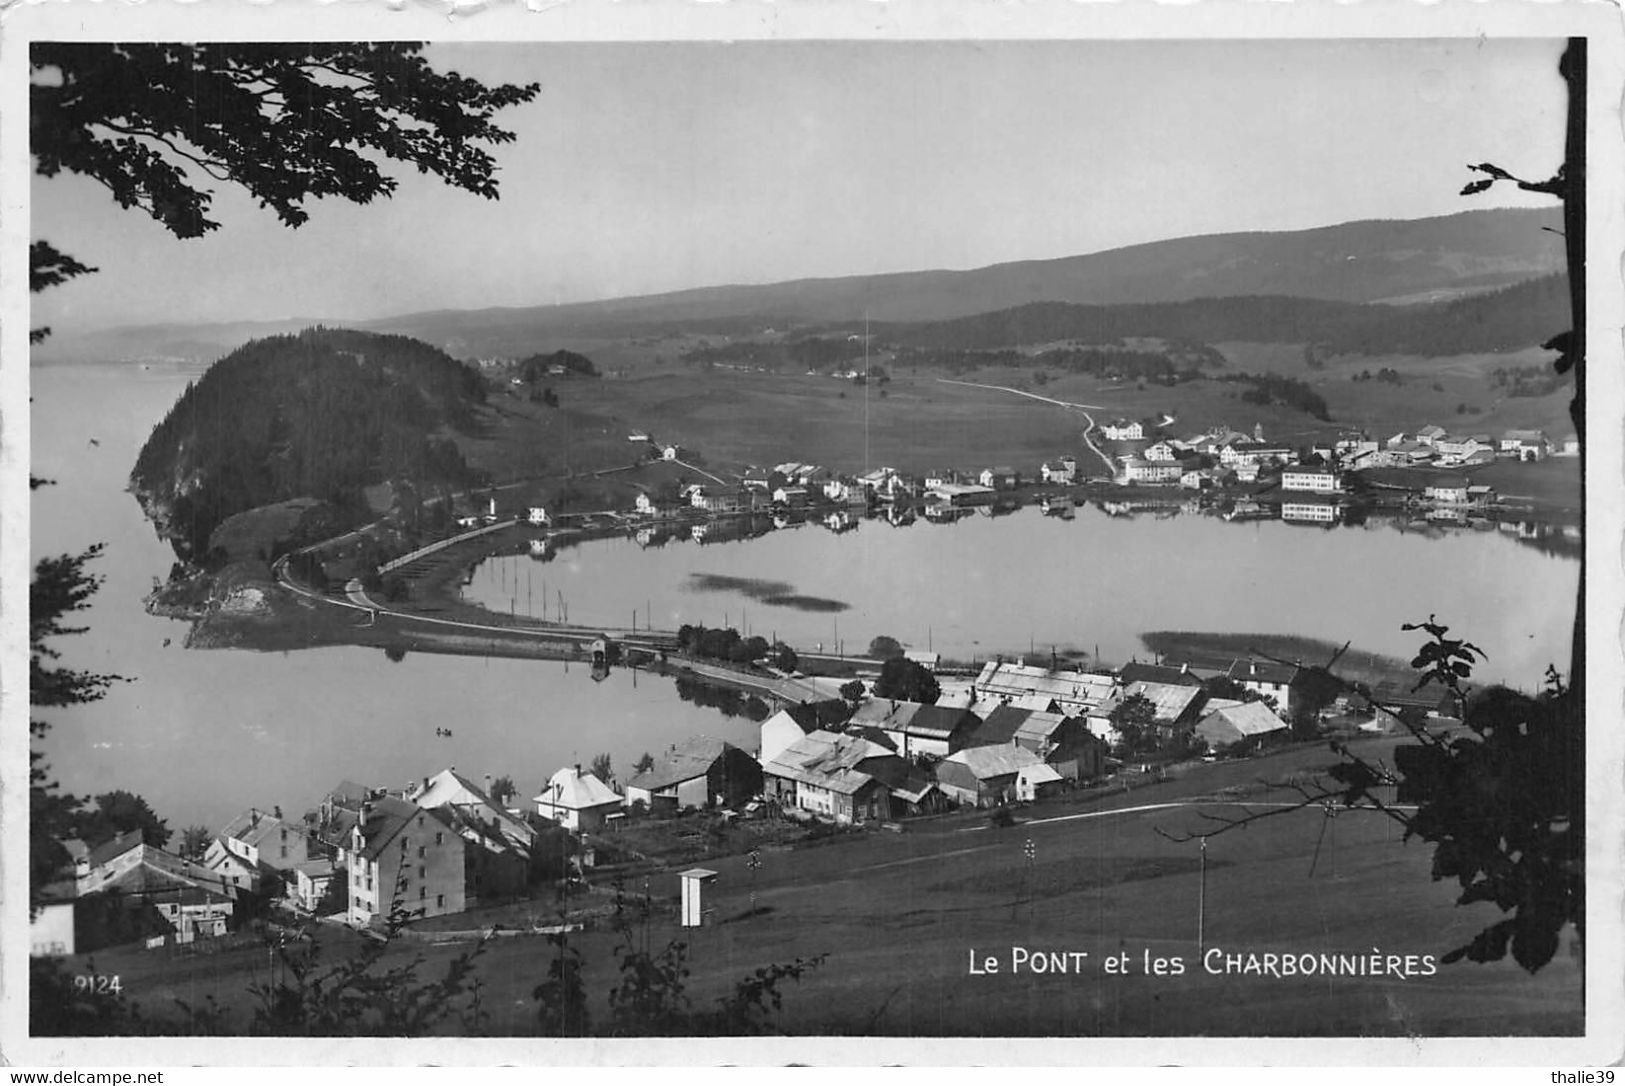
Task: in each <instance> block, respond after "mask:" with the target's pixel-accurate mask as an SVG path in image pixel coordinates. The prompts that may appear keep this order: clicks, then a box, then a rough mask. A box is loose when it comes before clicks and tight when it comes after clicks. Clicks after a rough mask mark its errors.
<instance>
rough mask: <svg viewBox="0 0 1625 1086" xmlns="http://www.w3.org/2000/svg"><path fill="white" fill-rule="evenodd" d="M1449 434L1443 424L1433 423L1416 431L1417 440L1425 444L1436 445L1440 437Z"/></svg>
mask: <svg viewBox="0 0 1625 1086" xmlns="http://www.w3.org/2000/svg"><path fill="white" fill-rule="evenodd" d="M1449 436H1450V435H1449V432H1448V431H1447V430H1445V428H1444V427H1443V426H1434V425H1432V424H1431V423H1430V424H1429V425H1427V426H1424V427H1422V428H1421V429H1420V430H1418V431H1416V440H1417V441H1420V442H1421V443H1422V444H1424V445H1434V444H1436V443H1437V442H1438V440H1439V439H1440V438H1442V437H1449Z"/></svg>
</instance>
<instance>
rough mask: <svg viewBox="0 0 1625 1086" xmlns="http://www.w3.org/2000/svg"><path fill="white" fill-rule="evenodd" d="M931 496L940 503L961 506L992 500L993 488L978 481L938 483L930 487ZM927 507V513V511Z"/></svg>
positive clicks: (980, 503) (981, 503)
mask: <svg viewBox="0 0 1625 1086" xmlns="http://www.w3.org/2000/svg"><path fill="white" fill-rule="evenodd" d="M930 493H931V496H932V497H933V498H935V499H937V501H938V502H939V503H941V504H944V505H949V506H953V507H955V508H963V507H967V506H972V505H983V504H986V503H987V502H990V501H992V500H993V497H994V490H993V488H992V487H990V486H982V485H981V484H980V483H938V484H937V485H936V486H934V487H932V488H931V491H930ZM929 512H930V510H929V508H928V509H927V513H929Z"/></svg>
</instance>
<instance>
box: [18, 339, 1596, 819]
mask: <svg viewBox="0 0 1625 1086" xmlns="http://www.w3.org/2000/svg"><path fill="white" fill-rule="evenodd" d="M197 372H198V370H196V369H186V368H178V367H177V368H164V367H158V366H154V367H153V368H152V369H147V370H143V369H140V368H138V367H135V366H110V365H108V366H72V367H66V366H65V367H46V368H40V369H36V370H34V371H33V372H32V374H31V380H32V384H33V389H32V394H33V397H34V403H33V416H32V426H33V442H34V445H33V450H32V452H33V471H34V473H35V474H36V475H41V476H44V477H47V478H52V479H55V480H56V481H57V485H55V486H52V487H46V488H42V489H40V490H38V491H35V492H34V496H33V502H32V524H31V540H30V542H31V551H32V555H33V557H34V558H38V557H41V556H44V555H48V554H57V553H63V552H74V551H79V550H83V549H84V548H85V547H87V546H89V545H90V544H92V543H96V542H105V543H106V544H107V552H106V553H105V555H104V556H103V557H102V558H100V559H99V560H98V561H97V562H95V563H94V564H93V567H92V568H93V569H94V570H95V572H97V573H99V574H101V575H103V576H104V577H105V583H104V585H103V587H102V590H101V591H100V592H99V593H97V595H96V596H95V597H94V599H93V603H92V606H91V607H90V609H89V610H88V611H87V612H85V613H84V614H83V616H82V617H83V618H84V620H85V623H86V624H88V625H89V627H90V631H89V632H88V633H86V634H83V635H80V636H78V637H67V638H60V639H58V645H59V647H60V648H61V649H62V650H63V656H64V661H63V662H64V663H66V664H68V665H70V666H75V667H84V668H90V669H94V670H103V671H114V672H118V673H120V674H123V675H126V676H130V677H132V678H133V679H134V680H135V681H134V682H130V683H125V684H119V685H116V686H115V687H114V688H113V689H112V690H111V691H110V692H109V694H108V696H107V697H106V698H105V699H104V700H103V701H101V702H98V703H95V704H92V705H87V706H80V707H76V708H73V709H67V710H57V711H53V712H51V713H49V714H48V719H49V720H50V721H51V722H52V724H53V728H52V731H51V733H50V735H49V737H48V738H47V740H46V743H45V749H46V751H47V753H48V755H49V758H50V762H51V765H52V768H53V770H54V771H55V773H56V775H57V776H58V777H59V778H60V779H61V780H62V782H63V784H64V785H65V786H66V787H67V788H69V789H71V790H73V791H75V792H79V793H95V792H100V791H105V790H107V789H110V788H125V789H128V790H130V791H134V792H138V793H140V794H141V795H143V796H145V797H146V798H147V799H148V800H149V802H151V803H152V805H153V806H154V808H155V809H156V810H157V811H158V813H159V814H160V815H161V816H162V817H165V818H166V819H168V822H169V825H170V827H171V828H172V829H174V830H176V831H177V832H178V831H179V830H180V829H181V828H182V827H184V826H187V825H190V824H193V823H202V824H205V825H208V826H211V827H218V826H220V825H222V824H223V823H224V822H225V821H226V820H227V819H229V818H230V817H232V816H233V815H234V814H236V813H237V812H238V811H240V810H242V809H245V808H247V807H249V806H258V807H260V808H262V809H267V808H270V807H273V806H276V805H280V806H282V807H283V808H284V811H285V812H291V813H293V814H297V813H299V812H302V811H304V810H306V809H308V808H310V807H312V806H313V805H314V804H315V803H316V801H317V800H318V799H319V798H320V796H321V795H322V794H323V793H324V792H326V791H327V790H328V789H329V788H331V787H332V786H333V785H334V784H336V783H338V781H340V780H341V779H344V778H347V777H348V778H352V779H355V780H358V781H364V782H368V783H374V784H379V785H389V786H398V785H401V784H404V783H406V782H407V781H408V780H411V779H413V778H416V777H421V776H424V775H426V774H430V773H434V772H437V771H439V770H440V769H443V768H445V767H446V766H448V765H455V766H456V767H457V768H458V769H459V770H460V771H462V772H464V773H465V774H467V775H469V776H472V777H474V778H475V779H478V778H480V777H481V776H482V775H483V774H485V773H491V774H494V775H503V774H506V775H509V776H511V777H513V779H514V781H515V783H516V784H517V785H518V787H519V789H520V791H521V793H522V794H523V795H524V796H527V797H528V796H530V795H533V794H534V793H535V791H536V790H537V789H538V788H539V787H540V785H541V782H542V781H543V780H544V779H545V778H547V777H548V776H550V775H551V774H552V773H553V772H554V771H555V770H556V769H558V768H559V767H560V766H561V765H565V764H568V763H571V762H576V761H580V762H583V763H585V762H587V761H589V760H590V759H591V758H592V757H593V755H595V754H597V753H599V752H601V751H603V752H608V753H610V754H611V755H612V757H613V759H614V762H615V765H616V766H617V768H618V769H619V770H620V771H621V772H622V773H623V774H625V772H626V770H627V769H628V768H629V767H630V765H631V764H632V762H633V761H634V760H635V759H636V758H637V757H638V755H640V754H641V753H643V752H644V751H646V750H647V751H658V750H659V749H661V748H662V747H665V746H667V745H669V744H671V743H674V742H677V741H679V740H681V739H683V738H685V737H687V736H689V735H692V734H696V733H703V734H709V735H714V736H718V737H720V738H724V739H728V740H731V741H733V742H735V743H739V744H740V745H742V746H745V747H747V748H753V747H754V746H755V742H756V728H755V726H754V724H752V723H751V722H750V721H748V720H747V719H745V718H743V717H729V716H725V715H723V714H722V713H720V712H718V711H717V710H715V709H710V708H705V707H701V706H698V705H695V704H692V703H690V702H687V701H684V700H682V699H681V698H679V697H678V695H677V693H676V690H675V684H674V683H673V681H672V680H671V679H669V678H656V677H652V676H649V675H641V676H640V675H636V674H633V673H631V672H627V671H624V670H619V669H618V670H616V671H615V672H614V673H612V675H611V676H610V678H609V679H608V680H607V681H605V682H602V683H595V682H593V681H591V679H590V678H589V676H588V672H587V669H586V668H583V667H566V666H565V665H563V664H560V663H554V662H545V661H522V660H505V659H485V658H477V657H475V658H470V657H447V656H430V655H425V654H409V655H408V656H407V657H406V658H405V659H404V660H402V661H400V662H399V663H392V662H390V661H389V660H387V659H386V658H385V656H384V654H383V653H382V652H380V651H377V650H374V649H361V648H323V649H311V650H306V651H302V652H292V653H255V652H242V651H230V650H215V651H188V650H186V649H184V648H182V647H181V643H182V640H183V638H184V636H185V633H186V625H185V624H184V623H180V622H176V621H173V620H168V619H162V618H155V617H152V616H150V615H148V614H146V612H145V611H144V610H143V609H142V602H141V601H142V597H143V596H144V595H145V594H146V593H147V592H148V591H150V590H151V588H152V586H153V582H154V579H155V578H160V579H161V578H163V577H165V576H167V574H168V572H169V568H170V565H171V563H172V562H173V561H174V555H173V553H172V551H171V550H170V549H169V547H168V545H167V544H164V543H161V542H160V541H159V540H158V539H157V538H156V537H155V536H154V534H153V532H152V528H151V526H150V525H149V524H147V522H146V521H145V519H144V518H143V517H142V514H141V511H140V508H139V507H138V506H137V504H136V502H135V500H134V499H133V498H132V497H131V496H130V495H129V494H127V493H126V492H125V489H124V488H125V486H126V482H127V478H128V475H129V471H130V468H131V466H132V465H133V464H134V462H135V456H136V453H137V451H138V450H139V448H140V446H141V443H142V442H143V441H145V439H146V436H147V434H148V432H149V431H150V429H151V428H152V426H153V425H154V424H155V423H156V422H157V421H158V420H159V419H161V418H162V417H163V415H164V413H165V412H166V411H167V410H168V408H169V406H170V405H171V404H172V403H173V402H174V400H175V398H176V397H177V396H178V395H179V394H180V392H181V391H182V389H183V388H184V387H185V385H186V382H187V380H189V379H191V378H192V377H195V376H196V375H197ZM93 440H94V444H93V443H92V442H93ZM1578 574H1579V565H1578V563H1577V562H1575V561H1573V560H1572V559H1567V558H1561V557H1554V556H1551V555H1548V554H1545V553H1542V552H1541V551H1539V550H1536V549H1534V548H1532V547H1527V546H1520V545H1519V544H1517V543H1516V542H1515V541H1514V540H1512V539H1509V538H1507V537H1506V536H1504V535H1502V534H1500V533H1495V532H1453V533H1447V534H1444V535H1442V536H1439V537H1429V536H1425V535H1422V534H1418V533H1400V532H1397V531H1393V530H1391V529H1389V528H1387V527H1379V526H1376V525H1369V526H1367V527H1365V528H1339V529H1335V530H1319V529H1311V528H1304V527H1298V526H1294V525H1288V524H1283V523H1280V522H1273V521H1269V522H1252V523H1245V524H1243V523H1225V522H1223V521H1220V520H1217V519H1215V518H1209V517H1198V516H1178V517H1171V518H1167V519H1157V518H1156V517H1153V516H1151V515H1148V514H1142V515H1140V516H1137V517H1133V518H1114V517H1107V516H1105V515H1104V514H1101V513H1099V512H1098V511H1096V510H1092V509H1081V510H1080V511H1079V513H1078V516H1077V518H1076V519H1075V520H1073V521H1063V520H1059V519H1050V518H1044V517H1041V516H1039V515H1038V513H1037V511H1036V510H1026V511H1023V512H1020V513H1017V514H1015V515H1012V516H1006V517H998V518H987V517H981V516H973V517H970V518H967V519H965V520H963V521H960V522H959V523H956V524H952V525H935V524H928V523H925V522H923V521H922V522H919V523H916V524H915V525H914V526H912V527H908V528H891V527H889V526H887V525H885V524H883V523H880V522H875V521H868V522H865V523H863V524H862V526H861V527H860V528H859V529H858V530H856V531H853V532H847V533H843V534H840V535H837V534H835V533H832V532H829V531H826V530H825V529H823V528H821V527H817V526H805V527H801V528H798V529H794V530H785V531H777V532H773V533H770V534H768V535H766V536H763V537H761V538H758V539H753V540H746V541H737V542H729V543H713V544H707V545H705V546H700V545H697V544H694V543H692V542H676V543H671V544H668V545H666V546H663V547H650V548H647V549H645V548H642V547H640V546H638V544H637V543H636V542H635V541H633V540H630V539H614V540H600V541H596V542H592V543H587V544H583V545H580V546H574V547H567V548H564V549H563V550H561V551H560V552H559V553H558V555H557V557H556V558H555V559H554V560H552V561H549V562H545V563H543V562H534V561H532V560H531V559H529V558H528V557H524V556H519V557H513V558H505V559H497V560H493V561H492V562H488V563H486V564H485V566H484V567H482V569H481V570H480V571H479V573H478V575H477V576H476V578H475V580H474V582H473V583H471V584H470V585H469V586H468V588H467V592H468V593H469V594H470V596H471V597H473V598H476V599H481V600H483V601H485V602H486V603H487V605H489V606H492V607H493V608H497V609H500V610H504V611H505V610H509V609H510V608H514V609H517V610H520V611H524V610H527V609H528V610H531V611H533V612H536V613H539V612H540V606H541V603H540V600H541V598H542V597H544V596H545V597H547V598H549V599H550V600H553V601H557V600H558V599H559V598H560V597H561V596H562V599H563V600H564V602H565V603H566V604H567V606H568V608H569V617H570V619H571V620H572V621H574V622H589V621H590V622H603V623H604V624H606V625H608V624H613V625H617V626H619V625H625V624H627V623H628V622H629V621H630V619H631V617H632V614H633V613H634V612H636V613H637V615H638V624H639V625H640V626H642V625H644V624H646V623H647V622H649V621H650V620H652V621H653V622H654V624H655V625H656V626H661V627H666V628H674V627H675V626H676V625H678V624H679V623H682V622H698V623H707V624H723V623H725V622H726V623H730V624H735V625H740V624H743V625H745V626H748V627H749V629H750V630H751V632H754V633H759V634H762V635H763V636H773V635H775V634H776V635H777V636H779V637H784V638H786V639H789V640H791V641H792V642H794V643H796V644H798V645H805V646H809V647H813V646H817V645H819V644H822V645H823V646H824V647H825V648H826V649H830V650H833V649H835V648H836V646H837V644H840V645H841V646H842V647H844V649H845V650H846V651H849V652H861V651H862V650H863V649H864V648H865V647H866V646H867V645H868V642H869V639H870V638H872V637H873V636H875V635H877V634H889V635H891V636H894V637H896V638H898V639H899V640H902V641H904V642H906V643H909V644H912V645H917V646H919V647H922V648H923V647H925V646H927V645H930V646H931V647H933V648H935V649H936V650H937V651H940V652H944V653H946V654H949V655H954V656H967V657H986V656H988V655H990V654H992V653H994V652H999V651H1004V652H1007V653H1020V652H1024V651H1026V650H1027V649H1028V648H1029V647H1031V648H1032V649H1034V650H1036V652H1037V653H1038V654H1039V655H1041V656H1042V655H1046V654H1047V653H1048V651H1049V649H1050V646H1052V645H1054V646H1056V647H1057V648H1074V649H1079V650H1083V651H1087V652H1090V653H1094V652H1095V651H1096V646H1098V651H1099V654H1100V656H1101V657H1102V658H1103V659H1105V660H1107V661H1109V662H1120V661H1124V660H1127V659H1128V658H1129V657H1130V656H1132V655H1134V654H1136V653H1138V654H1139V655H1140V656H1141V658H1144V656H1145V653H1144V650H1143V648H1141V646H1140V645H1139V642H1138V635H1139V633H1140V632H1141V631H1145V630H1154V629H1180V630H1212V631H1250V632H1281V633H1299V634H1305V635H1312V636H1317V637H1324V638H1327V639H1335V640H1338V641H1340V642H1341V641H1343V640H1352V641H1353V642H1354V643H1355V644H1356V645H1357V646H1359V647H1361V648H1364V649H1370V650H1373V651H1379V652H1391V653H1394V654H1397V655H1406V656H1408V655H1409V654H1410V653H1411V652H1412V651H1413V650H1414V648H1415V646H1416V644H1417V643H1418V640H1417V638H1416V635H1414V634H1403V633H1401V632H1400V630H1399V625H1400V623H1401V622H1405V621H1415V620H1417V619H1421V618H1425V617H1426V616H1427V614H1428V613H1429V612H1435V613H1437V614H1438V615H1439V617H1440V618H1441V620H1443V621H1445V622H1447V623H1449V624H1450V625H1451V626H1452V627H1453V629H1454V630H1456V631H1457V632H1459V633H1462V634H1465V635H1466V636H1468V637H1469V639H1470V640H1473V641H1475V642H1476V643H1478V644H1479V645H1481V646H1483V648H1484V649H1485V650H1487V652H1488V653H1489V656H1490V660H1489V665H1488V670H1487V671H1486V672H1485V674H1486V675H1494V676H1499V677H1504V678H1506V679H1509V680H1511V681H1513V682H1515V683H1517V684H1520V685H1523V686H1526V687H1533V686H1535V685H1536V684H1537V683H1538V682H1539V679H1540V676H1541V674H1542V672H1543V671H1544V669H1545V666H1546V663H1547V662H1548V661H1553V660H1555V661H1558V662H1560V663H1566V661H1567V658H1568V633H1569V624H1570V621H1571V615H1570V608H1571V607H1572V601H1573V599H1574V591H1575V585H1576V581H1577V578H1578ZM718 578H723V579H721V580H719V579H718ZM727 578H733V579H734V580H728V579H727ZM765 582H775V583H773V584H766V583H765ZM782 596H799V597H807V598H811V599H812V600H813V601H814V602H813V603H812V604H811V606H817V605H818V604H817V602H816V601H817V600H819V599H823V600H830V601H839V602H840V603H842V604H845V605H846V609H844V610H840V611H817V610H812V611H809V610H802V609H798V608H797V607H795V606H784V605H782V604H775V603H769V602H767V598H768V597H782ZM793 602H798V603H799V604H800V606H802V607H805V606H808V605H809V604H808V602H807V600H806V599H803V600H801V601H793ZM554 606H556V602H555V603H550V605H549V609H550V616H551V614H553V613H556V612H554V611H553V610H552V608H553V607H554ZM166 642H167V644H166ZM437 728H450V729H451V730H452V736H451V737H450V738H437V737H436V734H435V730H436V729H437Z"/></svg>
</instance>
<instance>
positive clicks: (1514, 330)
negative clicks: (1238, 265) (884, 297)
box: [872, 275, 1570, 357]
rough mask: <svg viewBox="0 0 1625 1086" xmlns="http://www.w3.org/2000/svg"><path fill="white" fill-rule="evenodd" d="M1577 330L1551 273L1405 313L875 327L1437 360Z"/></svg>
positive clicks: (1322, 305) (1132, 313) (915, 340)
mask: <svg viewBox="0 0 1625 1086" xmlns="http://www.w3.org/2000/svg"><path fill="white" fill-rule="evenodd" d="M1569 323H1570V310H1569V291H1568V276H1566V275H1547V276H1542V277H1540V278H1538V279H1526V280H1524V281H1523V282H1520V283H1516V284H1514V285H1512V286H1509V287H1503V288H1501V289H1499V290H1495V291H1490V292H1486V293H1482V294H1472V295H1468V296H1466V297H1461V298H1456V299H1453V300H1451V301H1445V302H1434V303H1431V304H1427V305H1414V306H1403V307H1389V306H1377V305H1370V304H1365V305H1362V304H1357V303H1353V302H1333V301H1325V300H1322V299H1318V298H1294V297H1288V296H1283V295H1254V294H1248V295H1240V296H1236V297H1229V298H1197V299H1192V300H1190V301H1182V302H1150V303H1145V304H1138V305H1105V306H1100V305H1077V304H1073V303H1069V302H1033V303H1031V304H1029V305H1023V306H1016V307H1015V308H1012V309H1002V310H996V311H994V312H991V313H978V314H977V315H975V316H972V317H960V318H956V319H954V320H946V321H923V322H919V323H915V324H876V325H874V326H873V327H872V331H873V332H874V334H875V335H876V336H878V337H880V338H881V339H883V340H885V341H888V342H892V343H898V344H901V345H903V346H905V347H916V348H922V349H927V350H930V349H937V350H944V349H949V350H986V349H991V348H1001V347H1020V346H1023V345H1027V346H1032V345H1036V344H1041V343H1056V342H1060V341H1063V340H1070V341H1077V342H1081V343H1114V342H1118V341H1121V340H1125V339H1131V338H1141V337H1150V338H1161V339H1173V340H1178V341H1182V342H1187V343H1208V344H1212V343H1224V342H1237V341H1240V342H1249V343H1304V344H1313V345H1314V346H1315V347H1316V348H1318V349H1322V350H1324V351H1325V352H1327V353H1330V354H1334V355H1336V354H1363V355H1378V354H1412V355H1422V356H1424V357H1440V356H1443V355H1454V354H1480V353H1497V352H1501V351H1515V350H1519V349H1522V348H1524V347H1533V346H1537V345H1539V344H1541V343H1544V342H1545V341H1547V340H1549V339H1551V338H1552V336H1554V335H1555V334H1557V333H1558V332H1560V331H1562V330H1563V329H1564V328H1566V327H1568V325H1569Z"/></svg>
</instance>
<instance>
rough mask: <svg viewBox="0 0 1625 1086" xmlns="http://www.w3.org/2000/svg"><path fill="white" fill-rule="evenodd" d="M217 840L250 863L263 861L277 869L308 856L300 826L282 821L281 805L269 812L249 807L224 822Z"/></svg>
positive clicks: (300, 861)
mask: <svg viewBox="0 0 1625 1086" xmlns="http://www.w3.org/2000/svg"><path fill="white" fill-rule="evenodd" d="M218 840H219V841H220V842H221V843H222V844H223V845H224V846H225V847H226V848H227V849H229V850H230V851H231V852H233V853H235V854H236V855H238V856H240V857H242V858H243V859H244V860H246V861H247V862H248V864H249V865H250V866H258V865H259V864H260V863H262V862H263V863H264V864H265V865H266V866H268V867H274V868H276V869H277V870H279V871H288V870H292V868H293V866H294V865H295V864H299V863H303V862H304V861H305V860H307V859H309V858H310V857H309V855H308V854H307V852H306V847H305V834H304V831H303V828H302V827H300V826H297V825H294V824H292V823H290V822H285V821H283V819H282V808H280V807H277V808H275V809H274V810H273V811H269V812H267V811H261V810H260V809H259V808H257V807H251V808H249V809H248V810H246V811H244V812H243V813H242V814H240V815H238V816H237V817H236V818H234V819H232V820H231V821H230V822H228V823H226V826H225V828H224V829H222V830H221V831H220V833H219V835H218Z"/></svg>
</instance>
